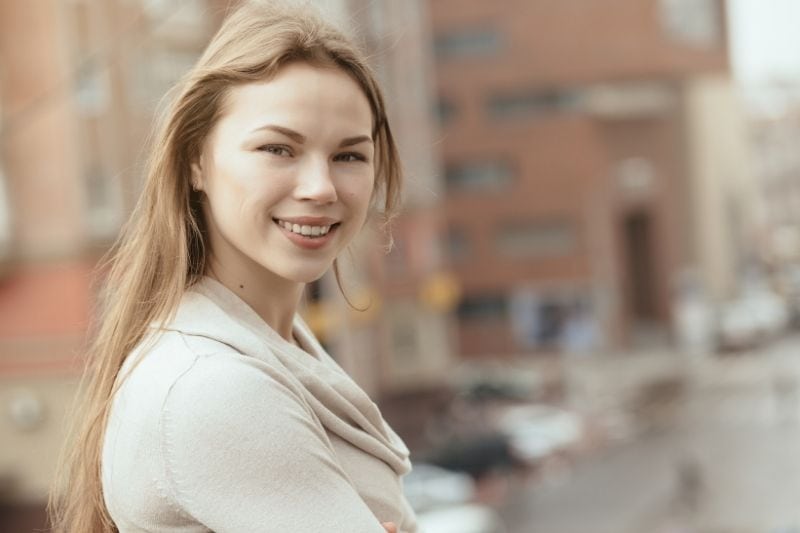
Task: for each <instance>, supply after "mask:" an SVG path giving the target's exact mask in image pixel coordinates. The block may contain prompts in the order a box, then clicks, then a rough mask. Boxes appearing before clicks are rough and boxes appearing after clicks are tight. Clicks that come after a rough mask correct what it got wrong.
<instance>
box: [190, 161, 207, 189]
mask: <svg viewBox="0 0 800 533" xmlns="http://www.w3.org/2000/svg"><path fill="white" fill-rule="evenodd" d="M191 169H192V175H191V177H190V183H191V185H192V190H194V191H202V190H204V189H203V187H204V185H205V183H204V180H203V167H202V166H201V165H200V159H199V158H198V159H197V160H195V161H194V162H193V163H192V164H191Z"/></svg>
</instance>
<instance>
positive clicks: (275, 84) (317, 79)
mask: <svg viewBox="0 0 800 533" xmlns="http://www.w3.org/2000/svg"><path fill="white" fill-rule="evenodd" d="M221 111H222V112H221V116H220V122H221V123H225V122H228V123H231V122H235V123H236V126H237V127H241V128H248V127H252V128H257V127H259V126H262V125H263V124H265V123H267V122H270V121H272V122H276V123H278V124H280V125H283V126H287V127H290V128H298V129H300V130H314V131H303V133H309V134H313V133H315V131H320V130H323V131H324V130H331V129H337V130H338V129H346V130H348V131H349V132H350V133H352V132H353V130H354V129H355V130H358V131H357V132H356V133H358V134H367V135H369V134H371V129H372V122H373V116H372V111H371V108H370V105H369V101H368V99H367V97H366V95H365V94H364V91H363V90H362V88H361V87H360V86H359V84H358V83H357V82H356V81H355V80H354V79H353V78H352V77H350V76H349V75H348V74H347V73H345V72H344V71H342V70H341V69H339V68H335V67H318V66H312V65H309V64H307V63H291V64H289V65H287V66H285V67H283V68H281V69H280V70H279V71H278V72H277V73H276V74H275V76H273V77H272V78H270V79H269V80H266V81H260V82H254V83H247V84H243V85H237V86H235V87H232V88H231V89H230V90H229V91H228V93H227V94H226V97H225V100H224V104H223V107H222V110H221ZM365 129H366V131H363V130H365Z"/></svg>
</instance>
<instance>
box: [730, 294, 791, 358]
mask: <svg viewBox="0 0 800 533" xmlns="http://www.w3.org/2000/svg"><path fill="white" fill-rule="evenodd" d="M789 320H790V313H789V308H788V306H787V305H786V302H785V301H784V300H783V299H782V298H781V297H780V296H779V295H778V294H776V293H775V292H774V291H772V290H770V289H768V288H764V287H762V288H754V289H750V290H747V291H745V292H743V293H742V295H741V296H740V297H738V298H736V299H734V300H731V301H730V302H728V303H727V304H725V305H724V306H723V307H722V309H721V310H720V315H719V325H718V337H719V347H720V348H721V349H723V350H741V349H747V348H754V347H756V346H758V345H759V344H761V343H762V342H764V341H765V340H767V339H769V338H771V337H773V336H775V335H776V334H778V333H780V332H781V331H783V330H785V329H786V327H787V326H788V324H789Z"/></svg>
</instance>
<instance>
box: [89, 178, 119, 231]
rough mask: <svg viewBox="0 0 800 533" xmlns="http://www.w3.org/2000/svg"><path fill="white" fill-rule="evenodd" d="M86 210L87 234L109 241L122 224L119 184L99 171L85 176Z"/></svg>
mask: <svg viewBox="0 0 800 533" xmlns="http://www.w3.org/2000/svg"><path fill="white" fill-rule="evenodd" d="M86 208H87V223H88V229H89V233H90V234H91V236H92V237H94V238H96V239H111V238H113V237H114V236H115V235H116V234H117V231H118V230H119V227H120V224H121V223H122V220H121V217H122V207H121V198H120V197H119V184H118V183H115V182H113V181H112V179H111V178H110V177H109V176H108V175H107V174H105V173H104V172H102V171H101V170H99V169H98V168H95V169H93V170H92V171H90V172H89V173H88V174H87V175H86Z"/></svg>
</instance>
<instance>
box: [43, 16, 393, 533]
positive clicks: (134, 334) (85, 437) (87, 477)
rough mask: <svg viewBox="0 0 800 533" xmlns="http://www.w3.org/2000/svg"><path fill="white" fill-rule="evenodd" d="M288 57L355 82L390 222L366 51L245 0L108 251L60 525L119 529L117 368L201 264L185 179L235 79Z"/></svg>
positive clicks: (308, 22) (192, 76)
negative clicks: (107, 474) (114, 504)
mask: <svg viewBox="0 0 800 533" xmlns="http://www.w3.org/2000/svg"><path fill="white" fill-rule="evenodd" d="M295 61H303V62H308V63H311V64H313V65H318V66H330V67H336V68H340V69H342V71H344V72H345V73H347V74H348V75H350V76H351V77H352V78H353V79H354V80H355V81H356V82H357V84H358V85H359V86H360V87H361V89H362V90H363V92H364V94H365V95H366V97H367V99H368V101H369V104H370V106H371V108H372V113H373V121H374V126H373V137H374V140H375V146H376V160H375V164H376V170H375V171H376V184H377V187H376V190H377V191H378V195H377V196H376V199H377V200H378V201H379V203H380V204H381V208H382V213H383V215H384V216H385V217H386V219H387V220H388V218H389V216H390V215H391V214H392V213H393V212H394V211H395V208H396V205H397V202H398V197H399V189H400V165H399V161H398V154H397V149H396V146H395V143H394V140H393V138H392V133H391V130H390V128H389V125H388V122H387V119H386V111H385V108H384V102H383V97H382V96H381V91H380V89H379V87H378V84H377V82H376V79H375V76H374V75H373V73H372V71H371V70H370V68H369V66H368V65H367V62H366V59H365V57H364V56H363V55H362V54H361V53H360V52H359V51H358V49H357V48H356V46H355V45H354V44H353V43H352V42H351V41H350V40H349V39H348V38H346V37H345V36H344V35H343V34H342V33H341V32H340V31H338V30H336V29H335V28H333V27H332V26H331V25H330V24H328V23H327V22H325V21H324V20H323V19H322V18H321V17H320V16H319V14H318V13H316V12H315V11H314V10H313V9H310V8H308V7H306V6H298V5H296V4H288V3H280V4H277V5H276V2H275V1H274V0H273V1H269V0H263V1H260V2H259V1H246V2H243V3H242V4H241V5H240V6H239V7H238V8H237V9H236V10H235V11H234V12H233V13H231V14H230V15H229V16H228V17H227V18H226V20H225V21H224V22H223V25H222V27H221V28H220V30H219V31H218V32H217V34H216V35H215V36H214V38H213V39H212V41H211V43H210V44H209V45H208V48H207V49H206V50H205V52H204V53H203V55H202V56H201V58H200V59H199V61H198V62H197V64H196V65H195V67H194V68H193V69H192V70H191V71H190V72H189V73H188V74H187V75H186V76H185V77H184V78H183V80H182V81H181V83H180V84H179V85H178V86H177V87H176V88H175V89H174V91H173V93H172V100H171V104H170V105H169V107H168V109H167V111H166V113H165V115H164V120H163V121H162V123H161V125H160V126H159V127H158V129H157V132H156V134H155V136H154V137H153V139H152V149H151V153H150V158H149V161H148V166H147V172H146V181H145V184H144V188H143V191H142V194H141V197H140V198H139V201H138V203H137V205H136V207H135V208H134V210H133V213H132V215H131V218H130V220H129V221H128V223H127V224H126V225H125V227H124V228H123V230H122V232H121V235H120V238H119V240H118V241H117V243H116V244H115V245H114V247H112V249H111V250H110V251H109V253H108V255H107V257H106V260H105V264H106V265H107V267H108V276H107V278H106V280H105V290H104V291H103V294H102V298H101V300H100V301H101V304H102V305H101V308H102V311H101V312H100V313H99V315H100V316H99V317H98V324H97V331H96V334H95V335H94V338H93V341H92V344H91V346H90V347H89V350H88V354H87V360H86V367H85V371H84V374H83V378H82V380H81V384H80V388H79V396H78V397H77V398H78V400H77V402H76V404H75V405H76V407H75V408H74V409H73V419H72V420H73V422H72V427H71V431H70V434H69V438H68V440H67V445H66V446H65V448H64V451H63V452H62V455H61V460H60V461H59V468H58V472H57V475H56V480H55V483H54V485H53V490H52V491H51V493H50V500H49V502H48V513H49V516H50V522H51V526H52V527H53V529H54V530H55V531H58V532H65V533H87V532H113V531H117V528H116V527H115V525H114V523H113V521H112V520H111V517H110V516H109V513H108V510H107V508H106V506H105V502H104V499H103V492H102V485H101V478H100V472H101V470H100V468H101V465H100V458H101V452H102V444H103V438H104V435H105V426H106V422H107V419H108V413H109V410H110V406H111V399H112V397H113V395H114V393H115V392H116V390H117V389H118V387H119V385H120V383H119V382H117V375H118V373H119V370H120V367H121V366H122V363H123V361H124V360H125V358H126V357H127V356H128V354H129V353H130V352H131V350H133V348H134V347H136V346H137V345H138V344H140V343H141V342H142V341H143V340H144V339H145V334H146V332H147V328H148V325H149V324H150V323H152V322H154V321H165V320H168V319H169V318H170V317H171V316H172V314H173V313H174V311H175V309H176V307H177V304H178V302H179V300H180V298H181V295H182V294H183V293H184V291H185V290H186V289H187V288H188V287H191V286H192V285H193V284H194V283H195V282H197V281H198V279H199V278H200V277H201V276H202V274H203V272H204V270H205V266H206V249H207V246H206V242H205V240H204V235H205V232H204V222H203V218H202V212H201V208H200V201H201V199H200V197H199V196H198V194H199V193H196V192H194V191H192V188H191V186H190V183H189V176H190V165H191V163H192V161H194V160H195V159H196V158H197V157H198V156H199V154H200V151H201V148H202V145H203V142H204V141H205V139H206V137H207V135H208V133H209V131H210V130H211V129H212V127H213V126H214V124H215V122H216V121H217V119H218V118H219V115H220V113H221V106H222V103H223V101H224V98H225V97H226V94H227V91H228V89H229V88H230V87H232V86H235V85H238V84H244V83H250V82H255V81H263V80H267V79H269V78H270V77H271V76H273V75H274V74H275V73H276V72H277V71H278V69H280V68H281V67H282V66H284V65H286V64H288V63H291V62H295Z"/></svg>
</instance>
